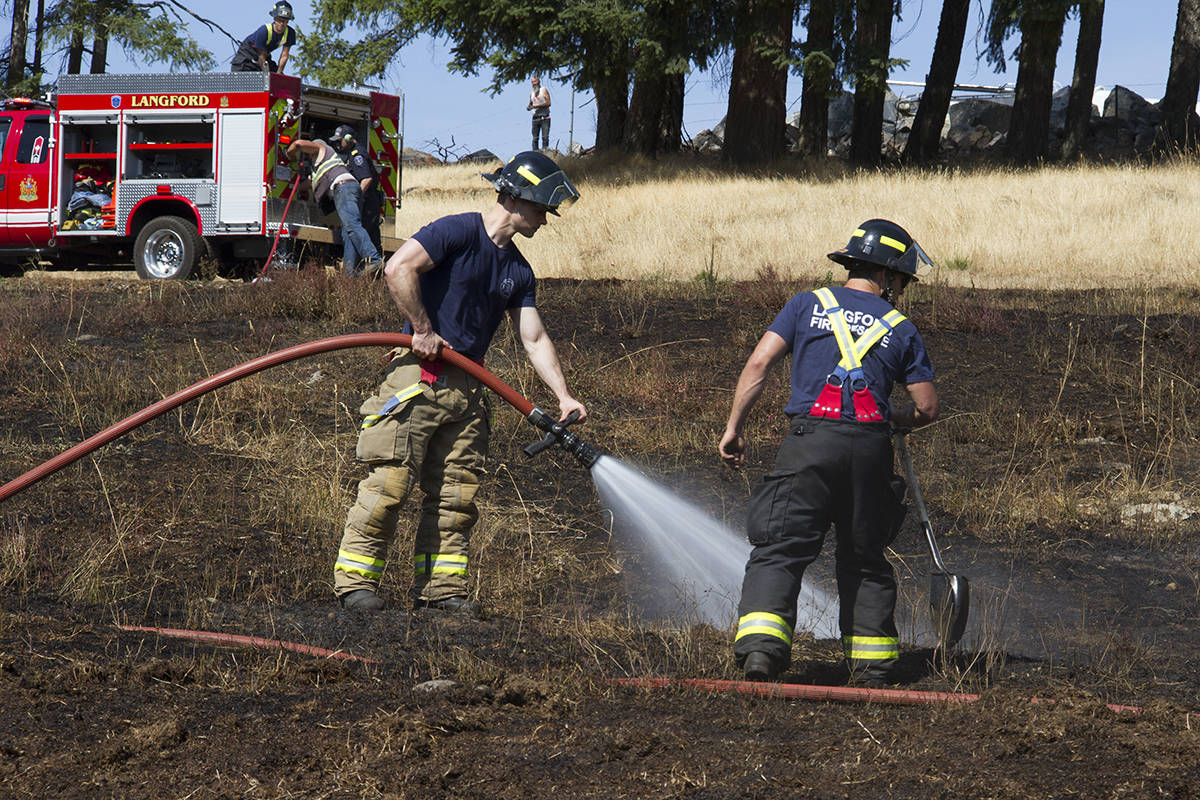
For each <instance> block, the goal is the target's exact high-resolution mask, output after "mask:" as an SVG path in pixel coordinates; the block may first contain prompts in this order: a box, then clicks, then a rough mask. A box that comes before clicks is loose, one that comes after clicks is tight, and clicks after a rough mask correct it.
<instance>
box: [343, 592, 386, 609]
mask: <svg viewBox="0 0 1200 800" xmlns="http://www.w3.org/2000/svg"><path fill="white" fill-rule="evenodd" d="M341 603H342V608H344V609H346V610H348V611H382V610H383V598H382V597H380V596H379V595H377V594H375V593H374V592H372V591H371V590H370V589H355V590H354V591H353V592H347V593H346V594H344V595H342V596H341Z"/></svg>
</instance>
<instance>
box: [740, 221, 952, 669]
mask: <svg viewBox="0 0 1200 800" xmlns="http://www.w3.org/2000/svg"><path fill="white" fill-rule="evenodd" d="M829 258H830V259H832V260H833V261H835V262H837V263H839V264H841V265H842V266H844V267H845V268H846V269H847V270H848V271H849V276H848V278H847V280H846V282H845V284H844V285H843V286H840V287H836V288H823V289H818V290H816V291H815V292H801V293H799V294H797V295H796V296H794V297H793V298H792V299H791V300H790V301H788V303H787V305H786V306H784V308H783V310H782V311H780V312H779V314H778V316H776V318H775V321H774V322H773V323H771V325H770V327H769V328H768V329H767V332H766V333H765V334H763V337H762V338H761V339H760V340H759V342H758V345H757V346H756V347H755V349H754V352H753V353H751V355H750V358H749V360H748V361H747V362H746V365H745V367H744V368H743V369H742V373H741V376H740V377H739V378H738V383H737V388H736V390H735V392H734V397H733V408H732V410H731V411H730V414H729V420H728V422H727V423H726V425H725V432H724V434H723V435H722V437H721V441H720V445H719V450H720V453H721V457H722V458H723V459H724V460H725V462H726V463H727V464H728V465H729V466H731V467H733V468H735V469H736V468H738V467H739V466H741V464H742V463H743V461H744V460H745V450H746V441H745V438H744V436H743V427H744V425H745V422H746V417H747V415H748V414H749V413H750V409H751V408H752V407H753V405H754V404H755V402H756V401H757V400H758V398H759V396H760V395H761V394H762V390H763V382H764V381H765V379H766V375H767V373H768V372H769V371H770V369H771V367H772V366H773V365H774V364H776V363H777V362H778V361H779V360H780V359H781V358H783V357H784V356H785V355H787V354H789V353H791V354H792V368H791V398H790V400H789V401H788V404H787V406H786V407H785V409H784V411H785V413H786V414H787V415H788V418H789V420H790V426H789V427H790V433H789V435H788V436H787V438H786V439H784V441H783V443H782V445H781V446H780V448H779V452H778V455H777V456H776V460H775V468H774V469H773V470H772V471H771V472H770V473H769V474H768V475H766V476H765V477H764V478H763V479H762V481H761V482H760V483H759V484H758V485H757V486H756V487H755V490H754V493H753V495H752V497H751V499H750V506H749V510H748V514H747V523H746V531H747V536H748V538H749V540H750V543H751V544H752V545H753V546H754V549H753V550H752V551H751V553H750V559H749V562H748V563H747V564H746V575H745V579H744V582H743V584H742V597H741V602H740V604H739V607H738V630H737V635H736V638H735V640H734V645H733V650H734V655H735V656H736V657H737V662H738V664H739V665H740V666H741V667H742V668H743V669H744V670H745V675H746V678H747V679H748V680H757V681H764V680H772V679H775V678H776V677H778V676H779V675H780V674H781V673H783V672H784V671H785V670H786V669H787V667H788V664H789V662H790V660H791V649H792V632H793V629H794V627H795V624H796V598H797V596H798V594H799V592H800V580H801V578H802V576H803V574H804V570H805V568H806V567H808V565H809V564H811V563H812V562H813V561H814V560H815V559H816V557H817V555H818V553H819V552H820V550H821V545H822V544H823V542H824V539H825V534H826V532H827V531H828V530H829V528H830V526H831V525H832V526H833V527H834V528H835V529H836V531H837V582H838V595H839V600H840V606H841V613H840V619H839V622H840V627H841V633H842V645H843V649H844V652H845V657H846V663H847V665H848V667H849V669H850V674H851V679H852V680H858V681H863V682H866V683H868V684H870V683H886V682H888V681H889V679H890V678H891V677H892V675H891V672H892V669H893V667H894V666H895V663H896V661H897V659H898V658H899V638H898V635H897V631H896V623H895V619H894V612H895V606H896V580H895V576H894V574H893V572H892V566H891V564H889V563H888V560H887V557H886V556H885V555H884V550H885V549H886V548H887V546H888V544H890V543H891V541H892V540H893V539H894V538H895V535H896V533H897V532H898V531H899V528H900V522H901V521H902V519H903V516H904V508H905V507H904V503H903V497H904V483H903V481H901V480H900V479H899V478H898V477H897V476H896V475H895V474H894V472H893V470H892V462H893V456H892V441H891V427H892V426H895V427H898V428H915V427H919V426H921V425H926V424H928V423H930V422H932V421H933V420H934V419H935V418H936V417H937V414H938V399H937V392H936V391H935V390H934V386H933V379H934V372H933V365H932V364H931V363H930V360H929V356H928V354H927V353H926V352H925V345H924V343H923V342H922V340H921V335H920V334H919V333H918V332H917V329H916V326H915V325H913V323H912V322H911V321H909V320H908V319H906V318H905V317H904V315H903V314H901V313H900V312H899V311H897V310H896V309H895V307H894V303H895V302H896V300H897V298H898V297H899V296H900V294H901V292H903V291H904V288H905V287H906V286H907V285H908V283H909V282H911V281H913V280H916V279H917V273H918V269H919V268H920V267H921V266H922V265H923V264H924V265H931V263H932V262H930V261H929V259H928V257H927V256H926V255H925V253H924V251H923V250H922V249H921V247H920V245H918V244H917V243H916V241H914V240H913V238H912V237H911V236H909V235H908V233H907V232H906V231H905V230H904V229H903V228H901V227H900V226H899V225H896V224H895V223H893V222H889V221H887V220H882V219H872V220H868V221H867V222H864V223H863V224H862V225H860V226H859V227H858V229H857V230H855V231H854V233H853V235H852V236H851V238H850V242H849V243H848V244H847V245H846V246H845V247H844V248H842V249H841V250H838V251H836V252H833V253H830V254H829ZM897 382H899V383H902V384H904V385H905V387H906V388H907V390H908V395H909V397H910V398H911V400H912V405H911V406H908V407H905V408H897V409H893V408H892V407H891V406H890V405H889V403H888V398H889V396H890V395H891V390H892V385H893V384H894V383H897Z"/></svg>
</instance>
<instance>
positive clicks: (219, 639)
mask: <svg viewBox="0 0 1200 800" xmlns="http://www.w3.org/2000/svg"><path fill="white" fill-rule="evenodd" d="M117 627H118V628H120V629H121V630H123V631H138V632H141V633H153V634H157V635H158V636H166V637H169V638H173V639H191V640H192V641H196V642H213V643H215V644H230V645H237V646H239V647H255V648H258V649H259V650H289V651H291V652H293V653H301V654H302V655H306V656H318V657H320V658H337V659H342V660H344V661H361V662H363V663H364V664H378V663H379V662H378V661H376V660H375V659H373V658H363V657H362V656H356V655H351V654H350V653H343V652H341V651H339V650H326V649H325V648H324V647H312V646H311V645H307V644H297V643H296V642H284V641H280V640H279V639H262V638H260V637H258V636H242V635H240V634H234V633H214V632H212V631H185V630H179V629H178V628H145V627H142V626H140V625H118V626H117Z"/></svg>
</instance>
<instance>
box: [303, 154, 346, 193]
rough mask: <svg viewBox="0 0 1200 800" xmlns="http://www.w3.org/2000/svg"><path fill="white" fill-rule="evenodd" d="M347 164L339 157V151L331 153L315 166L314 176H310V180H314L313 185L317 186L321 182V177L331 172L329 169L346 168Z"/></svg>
mask: <svg viewBox="0 0 1200 800" xmlns="http://www.w3.org/2000/svg"><path fill="white" fill-rule="evenodd" d="M345 166H346V165H345V164H344V163H342V159H341V158H339V157H338V155H337V153H330V154H329V158H327V159H325V160H324V161H322V162H321V163H320V164H317V166H316V167H314V168H313V172H312V177H311V178H309V180H311V181H312V185H313V186H316V185H317V184H318V183H320V181H321V178H323V177H325V173H326V172H329V170H331V169H333V168H334V167H343V168H344V167H345Z"/></svg>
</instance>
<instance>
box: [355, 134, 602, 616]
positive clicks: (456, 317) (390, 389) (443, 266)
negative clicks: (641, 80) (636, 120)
mask: <svg viewBox="0 0 1200 800" xmlns="http://www.w3.org/2000/svg"><path fill="white" fill-rule="evenodd" d="M484 177H485V178H487V179H489V180H490V181H491V183H492V185H493V187H494V188H495V189H496V192H497V195H496V202H495V203H494V204H493V205H492V206H491V208H490V209H488V210H487V211H486V212H484V213H483V214H479V213H468V214H458V215H453V216H448V217H442V218H441V219H439V220H436V221H434V222H432V223H430V224H428V225H426V226H425V227H424V228H422V229H421V230H419V231H417V232H416V233H415V234H413V236H412V238H410V239H408V240H407V241H406V242H405V243H404V244H403V245H402V246H401V247H400V249H399V250H397V251H396V252H395V253H393V254H392V257H391V258H390V259H388V262H387V266H386V268H385V270H384V279H385V281H386V283H387V286H388V290H389V291H390V292H391V295H392V298H393V299H394V300H395V302H396V307H397V308H398V309H399V310H400V313H401V314H402V315H403V316H404V317H405V318H406V319H407V320H408V322H407V324H406V325H405V332H406V333H411V334H412V347H411V349H406V348H399V349H397V350H395V351H394V352H393V353H392V359H391V362H390V364H389V365H388V368H387V374H386V376H385V378H384V381H383V383H382V385H381V386H380V388H379V391H378V392H377V393H376V394H375V396H374V397H371V398H368V399H367V400H366V402H364V403H363V405H362V408H361V409H360V412H361V413H362V414H363V415H364V417H363V422H362V427H361V430H360V432H359V437H358V447H357V451H356V454H357V457H358V459H359V460H360V461H364V462H366V463H367V464H368V465H369V467H370V472H369V473H368V475H367V477H366V478H365V479H364V480H363V481H362V482H361V483H360V484H359V485H358V496H357V499H356V500H355V502H354V506H353V507H352V508H351V509H350V512H349V514H348V515H347V518H346V527H345V532H344V534H343V536H342V542H341V546H340V547H339V549H338V553H337V561H336V563H335V565H334V589H335V592H336V594H337V595H338V597H339V599H340V601H341V604H342V606H343V607H344V608H347V609H358V610H364V611H378V610H379V609H381V608H383V606H384V602H383V599H382V598H381V597H380V596H379V594H378V590H379V584H380V580H381V578H382V577H383V571H384V565H385V563H386V561H387V554H388V548H389V546H390V545H391V543H392V541H393V540H394V539H395V538H396V530H397V525H398V523H399V518H400V511H401V508H402V506H403V505H404V503H405V501H406V500H407V499H408V496H409V494H410V492H411V491H412V489H413V487H414V486H415V485H417V484H420V487H421V491H422V493H423V495H424V497H423V498H422V501H421V511H420V516H419V519H418V521H417V524H416V538H415V544H414V560H413V568H414V569H413V583H412V599H413V603H414V607H416V608H435V609H440V610H443V611H457V612H468V613H475V612H478V611H479V603H478V602H477V601H474V600H472V599H470V597H469V591H468V584H467V567H468V554H467V550H468V548H467V545H468V537H469V535H470V531H471V528H472V526H473V525H474V524H475V521H476V519H477V518H478V511H477V509H476V507H475V493H476V492H477V491H478V489H479V482H480V478H481V477H482V476H483V474H484V460H485V458H486V456H487V450H488V437H489V433H490V430H491V421H490V415H491V412H490V408H489V403H488V401H487V398H486V396H485V394H484V390H483V386H482V385H481V384H480V382H479V381H478V380H477V379H476V378H474V377H473V376H471V375H470V374H468V373H467V372H465V371H463V370H461V369H459V368H457V367H454V366H451V365H448V364H446V363H444V362H442V361H439V360H437V356H438V352H439V350H440V349H441V348H443V347H449V348H452V349H454V350H455V351H457V352H458V353H460V354H462V355H463V356H466V357H467V358H470V359H472V360H474V361H477V362H479V363H482V362H483V358H484V354H485V353H486V352H487V349H488V346H489V344H490V343H491V340H492V337H493V335H494V334H495V331H496V329H497V327H498V326H499V325H500V322H501V320H502V318H503V317H504V315H505V314H506V313H507V314H508V316H509V319H510V320H511V321H512V324H513V326H514V328H516V332H517V335H518V336H519V337H520V339H521V343H522V345H524V348H525V353H526V356H527V357H528V358H529V361H530V363H531V364H532V365H533V367H534V370H535V371H536V372H537V374H538V376H539V377H540V378H541V379H542V382H543V383H545V384H546V385H547V386H548V387H549V388H550V389H551V390H552V391H553V392H554V394H555V396H556V397H557V398H558V405H559V409H560V412H561V415H560V420H565V419H566V418H567V416H568V415H569V414H570V413H572V412H578V413H579V418H580V419H583V418H585V417H586V416H587V409H586V408H584V406H583V404H582V403H580V402H579V401H578V400H576V399H575V398H574V397H572V396H571V393H570V392H569V391H568V389H567V382H566V380H565V378H564V377H563V372H562V367H561V366H560V364H559V361H558V354H557V352H556V351H555V348H554V343H553V342H552V341H551V340H550V337H549V335H547V333H546V329H545V328H544V327H543V325H542V318H541V316H540V315H539V314H538V310H537V306H536V304H535V278H534V274H533V270H532V268H531V267H530V265H529V262H528V261H526V260H525V257H524V256H522V255H521V252H520V251H519V250H518V249H517V246H516V242H515V241H513V239H514V237H515V236H516V234H521V235H522V236H525V237H527V238H528V237H532V236H533V235H534V234H535V233H536V232H537V230H538V229H539V228H540V227H541V226H542V225H544V224H545V223H546V215H547V214H554V215H556V216H557V215H558V209H559V207H560V206H565V205H567V204H569V203H572V202H574V201H575V200H576V199H577V198H578V197H579V193H578V192H577V191H576V190H575V187H574V186H572V185H571V182H570V180H568V179H567V176H566V174H565V173H563V171H562V170H561V169H559V168H558V165H556V164H555V163H554V162H553V161H552V160H550V159H549V158H547V157H546V156H544V155H542V154H540V153H536V152H525V153H520V154H518V155H517V156H516V157H514V158H513V159H512V160H511V161H510V162H508V164H507V165H505V166H504V167H503V168H502V169H500V170H497V171H496V172H495V173H493V174H491V175H485V176H484ZM402 569H404V567H402Z"/></svg>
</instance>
